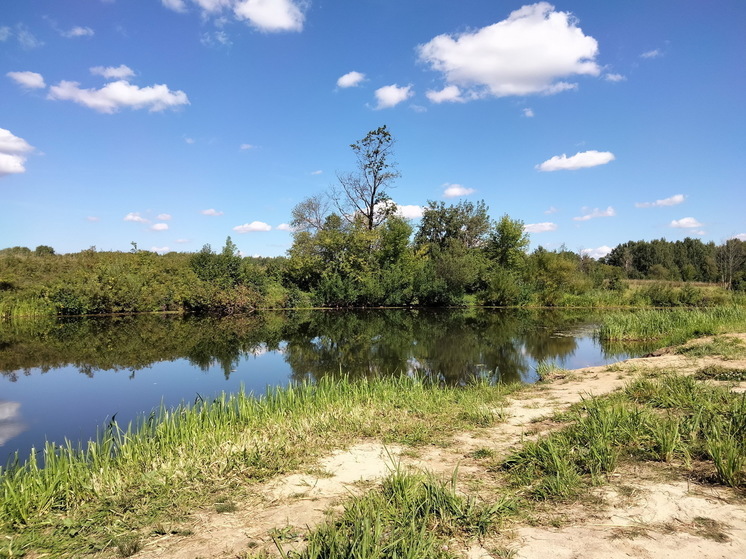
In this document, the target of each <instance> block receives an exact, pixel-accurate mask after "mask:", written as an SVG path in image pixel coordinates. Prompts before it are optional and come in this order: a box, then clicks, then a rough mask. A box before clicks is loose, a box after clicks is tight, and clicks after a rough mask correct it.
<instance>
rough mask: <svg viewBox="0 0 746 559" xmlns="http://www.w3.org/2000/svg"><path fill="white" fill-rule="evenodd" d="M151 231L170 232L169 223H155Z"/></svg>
mask: <svg viewBox="0 0 746 559" xmlns="http://www.w3.org/2000/svg"><path fill="white" fill-rule="evenodd" d="M150 230H151V231H167V230H168V223H154V224H153V225H152V226H151V227H150Z"/></svg>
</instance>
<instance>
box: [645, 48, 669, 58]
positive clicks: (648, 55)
mask: <svg viewBox="0 0 746 559" xmlns="http://www.w3.org/2000/svg"><path fill="white" fill-rule="evenodd" d="M659 56H663V52H662V51H661V50H660V49H653V50H649V51H647V52H643V53H642V54H641V55H640V57H641V58H658V57H659Z"/></svg>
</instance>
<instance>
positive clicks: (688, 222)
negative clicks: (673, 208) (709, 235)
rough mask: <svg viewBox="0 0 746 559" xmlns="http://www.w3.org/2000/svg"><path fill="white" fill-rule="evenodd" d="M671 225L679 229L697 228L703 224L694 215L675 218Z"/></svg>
mask: <svg viewBox="0 0 746 559" xmlns="http://www.w3.org/2000/svg"><path fill="white" fill-rule="evenodd" d="M669 227H674V228H677V229H697V228H699V227H702V224H701V223H700V222H699V221H697V220H696V219H694V218H693V217H682V218H681V219H674V220H673V221H672V222H671V223H669Z"/></svg>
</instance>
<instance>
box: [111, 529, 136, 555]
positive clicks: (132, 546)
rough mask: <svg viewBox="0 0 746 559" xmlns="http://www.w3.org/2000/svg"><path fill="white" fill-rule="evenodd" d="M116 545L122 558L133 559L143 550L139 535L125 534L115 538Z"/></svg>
mask: <svg viewBox="0 0 746 559" xmlns="http://www.w3.org/2000/svg"><path fill="white" fill-rule="evenodd" d="M113 543H114V545H115V546H116V548H117V552H118V553H119V556H120V557H131V556H132V555H134V554H135V553H137V552H138V551H140V550H141V549H142V541H141V540H140V536H138V535H137V534H125V535H123V536H119V537H118V538H114V542H113Z"/></svg>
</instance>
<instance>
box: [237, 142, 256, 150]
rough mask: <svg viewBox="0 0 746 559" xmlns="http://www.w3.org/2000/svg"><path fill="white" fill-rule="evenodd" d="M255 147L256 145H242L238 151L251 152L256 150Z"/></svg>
mask: <svg viewBox="0 0 746 559" xmlns="http://www.w3.org/2000/svg"><path fill="white" fill-rule="evenodd" d="M255 147H256V146H255V145H252V144H241V145H240V146H239V147H238V149H240V150H243V151H247V150H250V149H254V148H255Z"/></svg>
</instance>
